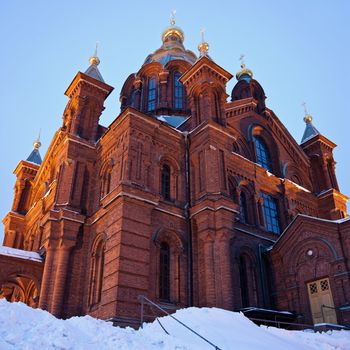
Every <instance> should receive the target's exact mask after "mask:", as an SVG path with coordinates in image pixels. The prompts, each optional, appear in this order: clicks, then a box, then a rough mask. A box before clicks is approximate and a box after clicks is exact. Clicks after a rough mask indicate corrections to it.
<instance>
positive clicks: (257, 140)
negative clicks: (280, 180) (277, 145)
mask: <svg viewBox="0 0 350 350" xmlns="http://www.w3.org/2000/svg"><path fill="white" fill-rule="evenodd" d="M254 144H255V153H256V162H257V163H258V164H260V165H261V166H262V167H264V168H265V169H266V170H268V171H270V172H271V171H272V167H271V159H270V154H269V151H268V149H267V146H266V143H265V142H264V140H263V139H262V138H261V137H257V136H254Z"/></svg>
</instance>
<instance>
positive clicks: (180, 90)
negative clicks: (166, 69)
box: [174, 72, 183, 109]
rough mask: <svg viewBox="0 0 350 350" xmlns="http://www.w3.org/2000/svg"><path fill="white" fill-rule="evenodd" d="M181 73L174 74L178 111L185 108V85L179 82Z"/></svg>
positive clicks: (175, 105)
mask: <svg viewBox="0 0 350 350" xmlns="http://www.w3.org/2000/svg"><path fill="white" fill-rule="evenodd" d="M180 77H181V73H179V72H175V73H174V107H175V108H176V109H182V108H183V85H182V83H181V81H180V80H179V79H180Z"/></svg>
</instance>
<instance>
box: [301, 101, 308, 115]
mask: <svg viewBox="0 0 350 350" xmlns="http://www.w3.org/2000/svg"><path fill="white" fill-rule="evenodd" d="M301 105H302V106H303V107H304V113H305V115H308V114H309V113H308V112H307V108H306V102H303V103H302V104H301Z"/></svg>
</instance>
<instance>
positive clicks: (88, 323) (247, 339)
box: [0, 299, 350, 350]
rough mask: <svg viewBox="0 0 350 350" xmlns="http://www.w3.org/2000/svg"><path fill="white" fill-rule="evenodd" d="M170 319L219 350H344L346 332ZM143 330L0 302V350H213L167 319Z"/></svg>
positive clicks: (191, 314)
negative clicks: (191, 330) (294, 329)
mask: <svg viewBox="0 0 350 350" xmlns="http://www.w3.org/2000/svg"><path fill="white" fill-rule="evenodd" d="M175 316H176V317H177V318H178V319H180V320H181V321H182V322H184V323H186V324H187V325H189V326H191V327H192V328H193V329H195V330H196V331H197V332H198V333H200V334H202V335H203V336H205V337H206V338H207V339H209V340H210V341H211V342H213V343H214V344H216V345H217V346H218V347H220V349H222V350H228V349H232V350H253V349H254V350H257V349H259V350H307V349H318V350H345V349H350V331H333V332H327V333H322V334H320V333H316V334H315V333H313V332H307V331H304V332H300V331H285V330H281V329H277V328H272V327H270V328H267V327H258V326H256V325H255V324H254V323H252V322H251V321H250V320H248V319H247V318H245V317H244V316H243V315H242V314H240V313H235V312H229V311H225V310H221V309H216V308H202V309H200V308H188V309H183V310H179V311H177V312H176V314H175ZM161 322H162V324H163V326H164V327H165V329H166V330H167V331H168V332H169V333H170V335H167V334H166V333H165V332H164V331H163V330H162V328H161V327H160V325H159V324H158V322H156V321H155V322H153V323H149V324H145V325H144V328H143V329H140V330H138V331H135V330H134V329H131V328H127V329H123V328H118V327H113V326H112V325H111V324H109V323H107V322H104V321H101V320H96V319H94V318H91V317H89V316H85V317H73V318H71V319H69V320H65V321H63V320H58V319H56V318H55V317H53V316H52V315H51V314H49V313H48V312H45V311H42V310H34V309H31V308H29V307H27V306H26V305H24V304H22V303H13V304H10V303H8V302H7V301H5V300H4V299H1V300H0V349H1V350H14V349H16V350H17V349H25V350H30V349H39V350H44V349H84V350H89V349H113V350H114V349H117V350H121V349H123V350H124V349H125V350H129V349H135V350H148V349H156V350H161V349H162V350H165V349H174V350H175V349H177V350H199V349H200V350H205V349H214V348H213V347H211V346H210V345H209V344H207V343H205V342H204V341H203V340H201V339H200V338H197V337H196V336H195V335H193V334H191V333H190V332H189V331H188V330H186V329H185V328H183V327H181V326H180V325H179V324H178V323H176V322H175V321H174V320H173V319H171V318H170V317H163V318H161Z"/></svg>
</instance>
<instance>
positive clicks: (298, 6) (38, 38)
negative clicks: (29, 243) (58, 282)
mask: <svg viewBox="0 0 350 350" xmlns="http://www.w3.org/2000/svg"><path fill="white" fill-rule="evenodd" d="M172 9H176V10H177V16H176V17H177V25H178V26H180V27H181V28H182V29H183V30H184V32H185V46H186V47H187V48H188V49H191V50H193V51H194V52H196V53H197V49H196V48H197V45H198V42H199V41H200V29H201V28H202V27H204V28H205V29H206V40H207V41H208V42H209V44H210V56H211V57H212V58H213V59H214V60H215V61H216V63H218V64H219V65H221V66H222V67H223V68H225V69H226V70H228V71H230V72H231V73H235V72H236V71H237V70H238V69H239V61H238V58H239V56H240V54H241V53H244V54H245V55H246V64H247V66H248V67H249V68H251V69H252V70H253V72H254V77H255V78H256V79H257V80H258V81H259V82H260V83H261V85H262V86H263V88H264V90H265V93H266V95H267V97H268V98H267V105H268V106H269V107H270V108H272V109H273V110H274V111H275V113H276V114H277V116H278V117H279V118H280V119H281V121H282V122H283V123H284V124H285V126H286V127H287V128H288V129H289V131H290V132H291V134H292V135H293V137H294V138H295V139H296V140H297V141H298V142H300V139H301V137H302V134H303V131H304V128H305V124H304V122H303V108H302V106H301V103H302V101H306V102H307V105H308V109H309V112H310V114H312V115H313V117H314V125H315V126H316V127H317V128H318V130H319V131H320V132H321V133H323V134H324V135H325V136H326V137H328V138H329V139H330V140H332V141H333V142H335V143H336V144H337V145H338V147H337V148H336V150H335V152H334V154H335V159H336V161H337V176H338V181H339V185H340V189H341V191H342V192H343V193H345V194H348V195H350V181H349V180H348V179H349V173H350V165H349V151H350V136H349V129H350V128H349V126H350V122H349V119H350V106H349V93H350V89H349V83H348V82H349V80H350V65H349V62H350V45H349V37H350V24H349V23H350V22H349V16H350V1H347V0H343V1H340V0H338V1H336V0H333V1H324V0H308V1H306V0H303V1H301V0H293V1H287V0H280V1H277V0H275V1H268V0H265V1H261V0H251V1H249V2H248V1H244V0H235V1H229V0H228V1H202V2H199V1H182V0H181V1H176V2H175V1H172V2H168V1H163V2H160V1H159V2H158V1H151V0H149V1H140V0H134V1H123V2H122V1H120V2H119V1H90V0H86V1H74V2H73V1H65V0H62V1H16V0H14V1H6V2H4V1H3V2H2V3H1V5H0V29H1V34H2V35H1V43H0V45H1V54H0V68H1V84H0V106H1V110H0V113H1V121H2V122H3V126H2V127H1V128H0V142H1V148H0V149H1V160H2V161H1V168H0V174H1V186H0V217H1V218H3V217H4V216H5V215H6V213H7V212H8V211H9V210H10V208H11V203H12V196H13V185H14V181H15V177H14V175H13V174H12V171H13V170H14V169H15V167H16V165H17V163H18V162H19V161H20V160H21V159H25V158H26V157H27V156H28V155H29V153H30V152H31V150H32V142H33V140H34V139H35V138H36V136H37V134H38V131H39V129H41V130H42V137H41V140H42V144H43V146H42V148H41V154H42V156H43V155H44V154H45V151H46V149H47V147H48V146H49V143H50V141H51V139H52V137H53V134H54V132H55V130H57V128H59V127H60V126H61V122H62V113H63V110H64V107H65V105H66V103H67V98H66V97H65V96H64V94H63V93H64V91H65V89H66V88H67V87H68V85H69V83H70V82H71V80H72V79H73V77H74V76H75V74H76V73H77V72H78V71H79V70H82V71H84V70H85V69H86V68H87V67H88V58H89V56H90V55H91V54H92V53H93V50H94V46H95V42H96V41H99V42H100V47H99V57H100V59H101V64H100V66H99V68H100V71H101V73H102V75H103V77H104V79H105V81H106V82H107V83H108V84H110V85H112V86H113V87H114V88H115V90H114V92H113V93H112V94H111V95H110V96H109V98H108V100H107V102H106V109H105V111H104V112H103V115H102V118H101V123H102V124H103V125H108V124H110V123H111V122H112V121H113V119H114V118H115V117H116V116H117V115H118V113H119V107H120V104H119V92H120V89H121V87H122V84H123V82H124V81H125V79H126V78H127V77H128V75H129V74H130V73H132V72H136V71H137V70H138V69H139V68H140V67H141V65H142V63H143V61H144V59H145V58H146V56H147V55H148V54H149V53H150V52H152V51H154V50H155V49H157V48H158V47H159V46H160V45H161V40H160V35H161V33H162V31H163V29H164V28H165V27H166V26H167V25H168V24H169V15H170V11H171V10H172ZM234 83H235V79H232V81H231V82H230V83H229V84H228V93H230V91H231V89H232V87H233V85H234ZM2 231H3V230H2V229H1V230H0V240H1V241H2Z"/></svg>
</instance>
